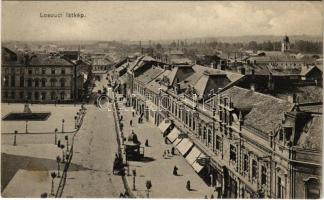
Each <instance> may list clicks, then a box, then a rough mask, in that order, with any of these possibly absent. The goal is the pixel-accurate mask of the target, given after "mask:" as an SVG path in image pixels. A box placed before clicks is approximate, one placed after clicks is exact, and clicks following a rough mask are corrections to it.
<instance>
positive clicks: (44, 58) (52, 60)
mask: <svg viewBox="0 0 324 200" xmlns="http://www.w3.org/2000/svg"><path fill="white" fill-rule="evenodd" d="M29 65H33V66H73V64H72V63H70V62H68V61H67V60H65V59H63V58H60V57H58V56H49V55H46V54H38V55H36V56H35V57H33V58H32V59H31V61H30V62H29Z"/></svg>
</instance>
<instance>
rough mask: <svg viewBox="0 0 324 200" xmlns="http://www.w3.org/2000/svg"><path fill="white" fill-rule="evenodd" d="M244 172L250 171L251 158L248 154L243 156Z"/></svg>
mask: <svg viewBox="0 0 324 200" xmlns="http://www.w3.org/2000/svg"><path fill="white" fill-rule="evenodd" d="M243 170H244V171H245V172H248V171H249V156H248V155H247V154H244V156H243Z"/></svg>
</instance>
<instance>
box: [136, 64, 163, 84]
mask: <svg viewBox="0 0 324 200" xmlns="http://www.w3.org/2000/svg"><path fill="white" fill-rule="evenodd" d="M163 71H164V69H161V68H159V67H155V66H153V67H151V68H149V69H148V70H146V71H144V72H143V73H141V74H140V75H139V76H137V77H136V80H138V81H140V82H142V83H143V84H147V83H149V82H151V81H152V80H153V79H155V78H156V77H158V76H159V75H160V74H162V72H163Z"/></svg>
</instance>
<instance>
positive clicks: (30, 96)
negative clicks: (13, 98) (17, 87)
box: [27, 92, 32, 100]
mask: <svg viewBox="0 0 324 200" xmlns="http://www.w3.org/2000/svg"><path fill="white" fill-rule="evenodd" d="M31 98H32V93H31V92H27V99H28V100H31Z"/></svg>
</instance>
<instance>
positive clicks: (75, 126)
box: [74, 116, 78, 129]
mask: <svg viewBox="0 0 324 200" xmlns="http://www.w3.org/2000/svg"><path fill="white" fill-rule="evenodd" d="M77 120H78V117H77V116H74V128H75V129H77Z"/></svg>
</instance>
